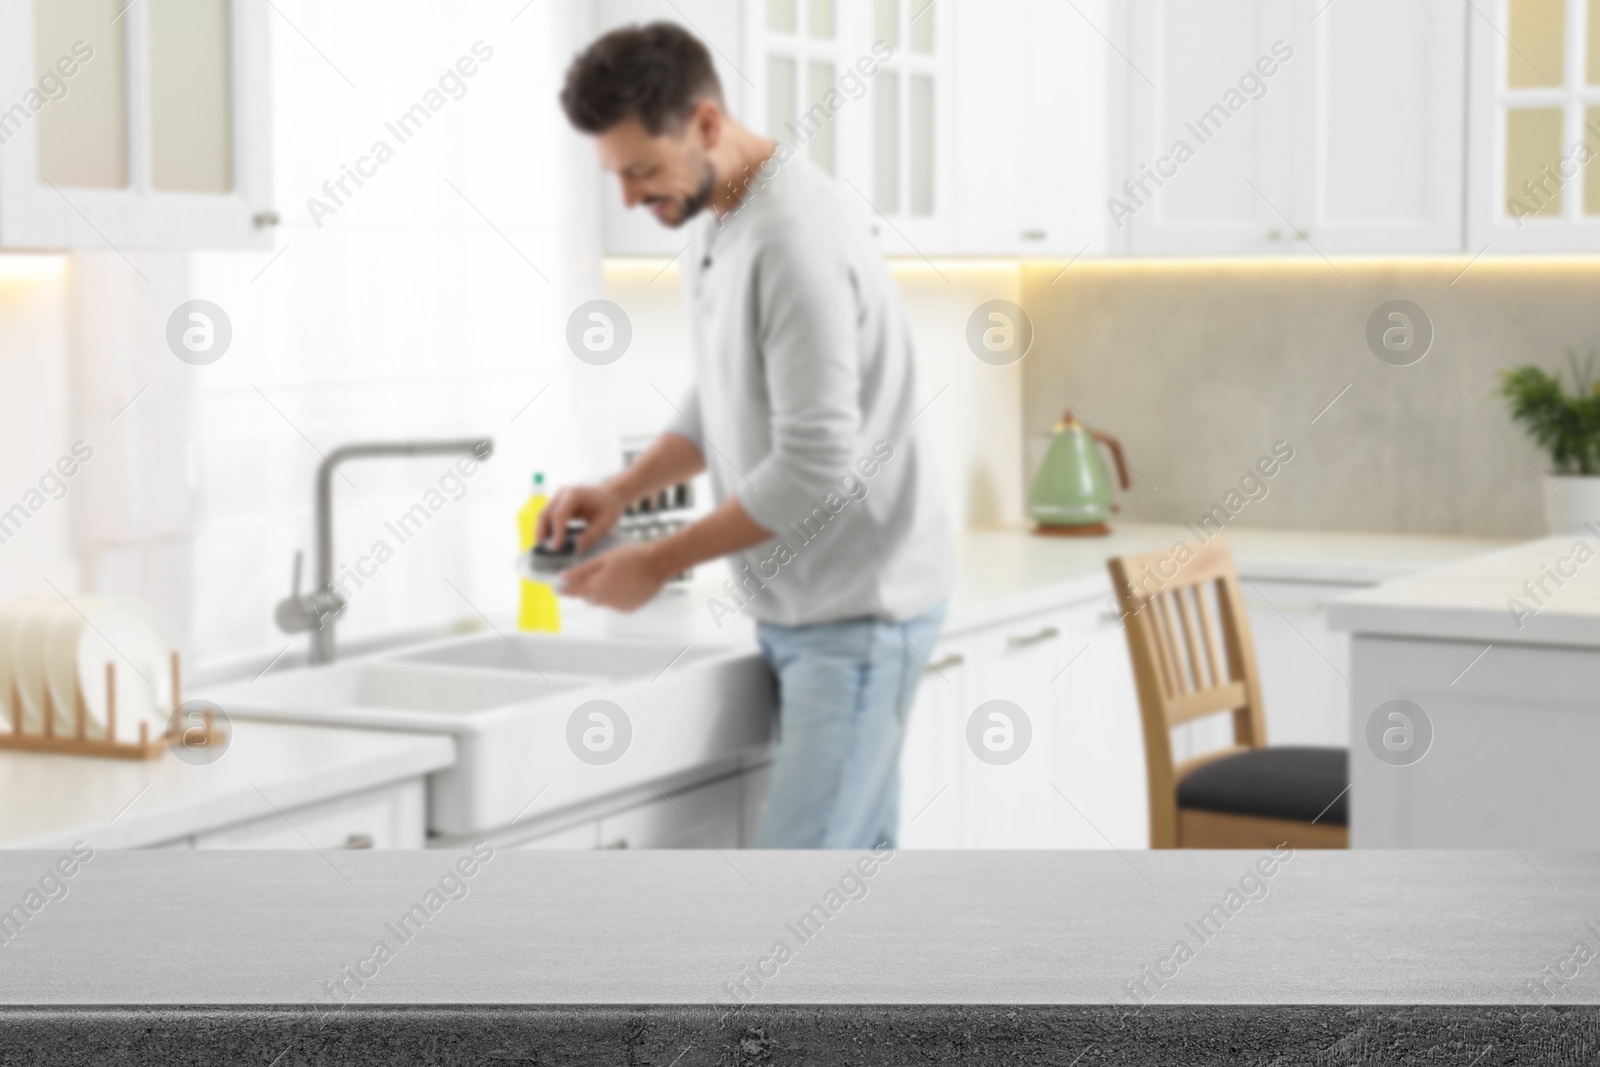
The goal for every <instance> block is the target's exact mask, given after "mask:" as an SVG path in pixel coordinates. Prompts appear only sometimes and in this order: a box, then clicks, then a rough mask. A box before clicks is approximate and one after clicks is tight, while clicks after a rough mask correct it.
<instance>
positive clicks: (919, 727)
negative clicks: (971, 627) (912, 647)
mask: <svg viewBox="0 0 1600 1067" xmlns="http://www.w3.org/2000/svg"><path fill="white" fill-rule="evenodd" d="M977 659H978V652H977V644H976V640H975V639H974V638H971V637H964V636H963V637H954V638H946V639H945V640H943V641H941V642H940V643H939V644H938V646H937V647H936V648H935V649H934V652H933V655H932V656H931V657H929V660H928V665H927V666H926V667H924V668H923V672H922V682H921V684H920V685H919V686H918V688H917V698H916V701H915V703H913V704H912V706H911V713H910V717H909V719H908V720H907V722H906V738H905V746H904V748H903V749H902V752H901V758H900V844H901V846H902V847H905V848H961V847H962V846H963V845H964V844H965V840H964V835H963V814H964V807H963V806H964V804H965V797H966V795H967V789H966V785H965V783H964V781H963V777H964V776H965V774H966V773H967V758H966V757H967V751H966V747H965V745H966V742H965V740H964V738H965V732H966V726H967V716H969V715H971V714H972V709H973V704H972V703H971V694H972V692H973V690H974V688H975V687H974V685H973V681H972V675H973V671H974V668H975V666H976V663H977Z"/></svg>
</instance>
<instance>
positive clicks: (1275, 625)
mask: <svg viewBox="0 0 1600 1067" xmlns="http://www.w3.org/2000/svg"><path fill="white" fill-rule="evenodd" d="M1360 588H1363V587H1362V586H1356V585H1334V584H1331V583H1311V582H1278V581H1272V582H1269V581H1251V582H1248V583H1245V585H1244V594H1245V600H1246V602H1247V603H1248V604H1249V605H1250V629H1251V632H1252V634H1251V635H1252V636H1253V637H1254V639H1255V646H1256V664H1257V666H1258V668H1259V669H1260V672H1261V703H1262V707H1263V709H1264V710H1265V712H1266V717H1267V742H1268V744H1273V745H1348V744H1349V743H1350V635H1349V634H1344V633H1339V632H1336V631H1334V630H1331V629H1329V627H1328V620H1327V607H1328V604H1329V602H1330V601H1333V600H1336V599H1338V598H1339V597H1341V596H1344V595H1346V594H1348V593H1353V592H1355V591H1356V590H1357V589H1360ZM1220 719H1221V720H1222V721H1223V722H1226V719H1227V717H1226V716H1221V717H1220Z"/></svg>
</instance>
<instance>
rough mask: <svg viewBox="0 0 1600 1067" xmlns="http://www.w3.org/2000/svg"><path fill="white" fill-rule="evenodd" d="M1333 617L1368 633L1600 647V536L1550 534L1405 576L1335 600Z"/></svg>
mask: <svg viewBox="0 0 1600 1067" xmlns="http://www.w3.org/2000/svg"><path fill="white" fill-rule="evenodd" d="M1579 545H1582V546H1583V551H1581V552H1575V551H1574V550H1575V549H1576V548H1577V547H1578V546H1579ZM1580 557H1581V558H1580ZM1562 572H1569V573H1562ZM1541 581H1543V583H1544V584H1543V587H1542V588H1541V587H1540V586H1539V583H1540V582H1541ZM1328 620H1329V623H1330V625H1332V626H1333V627H1334V628H1335V629H1338V630H1349V631H1352V632H1355V633H1363V634H1387V635H1391V636H1399V637H1423V638H1442V639H1446V640H1461V641H1473V642H1484V643H1497V642H1498V643H1506V644H1531V645H1571V646H1579V647H1589V648H1594V647H1600V537H1597V536H1595V535H1591V534H1587V533H1586V534H1582V535H1567V536H1562V537H1548V538H1544V539H1542V540H1538V541H1529V542H1526V543H1523V544H1519V545H1512V546H1510V547H1508V548H1502V549H1500V550H1499V551H1496V552H1491V553H1489V554H1486V555H1483V556H1478V557H1474V558H1472V559H1468V560H1462V561H1459V562H1455V563H1451V564H1449V565H1447V566H1444V567H1440V568H1438V569H1436V570H1431V571H1427V572H1425V573H1421V574H1415V575H1409V576H1407V577H1404V578H1399V579H1397V580H1395V581H1392V582H1388V583H1385V584H1384V585H1380V586H1379V587H1377V588H1376V589H1367V590H1362V591H1361V592H1359V593H1356V594H1354V595H1352V596H1349V597H1346V598H1343V599H1342V600H1340V601H1339V602H1337V603H1335V604H1333V605H1330V607H1329V610H1328Z"/></svg>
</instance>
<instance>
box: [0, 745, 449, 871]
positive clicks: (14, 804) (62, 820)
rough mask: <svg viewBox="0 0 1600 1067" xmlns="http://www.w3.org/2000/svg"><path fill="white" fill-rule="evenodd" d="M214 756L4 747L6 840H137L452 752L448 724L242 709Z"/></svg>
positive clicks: (443, 759)
mask: <svg viewBox="0 0 1600 1067" xmlns="http://www.w3.org/2000/svg"><path fill="white" fill-rule="evenodd" d="M230 728H231V730H232V731H233V736H232V740H231V741H230V742H229V745H228V748H227V750H226V751H225V752H224V753H223V754H222V757H221V758H220V759H218V760H217V761H216V762H215V763H211V764H208V765H205V766H194V765H191V764H188V763H185V762H183V761H182V760H180V759H178V758H177V757H176V756H174V755H172V754H171V753H163V754H162V755H161V757H160V758H159V759H153V760H121V759H99V758H94V757H87V756H63V755H54V754H43V753H35V752H9V751H0V783H3V784H0V804H3V805H4V807H3V809H0V847H3V848H66V847H68V846H69V845H71V844H72V842H73V841H76V840H78V839H80V838H81V839H85V840H87V841H88V842H89V844H91V845H93V846H94V847H96V848H139V847H143V846H146V845H154V844H159V843H161V842H163V841H170V840H172V839H174V838H179V837H184V836H186V835H188V834H195V833H202V832H204V831H207V830H213V829H218V828H220V827H223V826H231V825H233V824H235V823H240V822H246V821H249V820H251V819H259V818H262V817H264V816H269V815H272V814H274V809H275V808H276V809H279V810H282V811H288V810H290V809H292V808H297V807H302V806H304V805H306V804H315V803H317V802H318V801H322V800H329V799H332V798H333V797H338V796H346V795H348V794H351V793H357V792H360V791H361V790H363V789H371V788H374V787H377V786H380V785H385V784H387V783H390V782H397V781H401V780H404V779H406V778H414V777H417V776H419V775H423V774H428V773H430V772H432V771H436V770H440V769H442V768H444V767H448V766H450V765H451V764H453V763H454V762H455V759H456V752H455V742H454V741H453V740H451V739H450V738H449V737H448V736H445V735H440V734H410V733H399V732H395V731H378V730H345V729H338V728H334V727H322V726H298V725H290V724H285V723H268V722H250V721H244V720H235V721H234V722H232V723H231V724H230Z"/></svg>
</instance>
